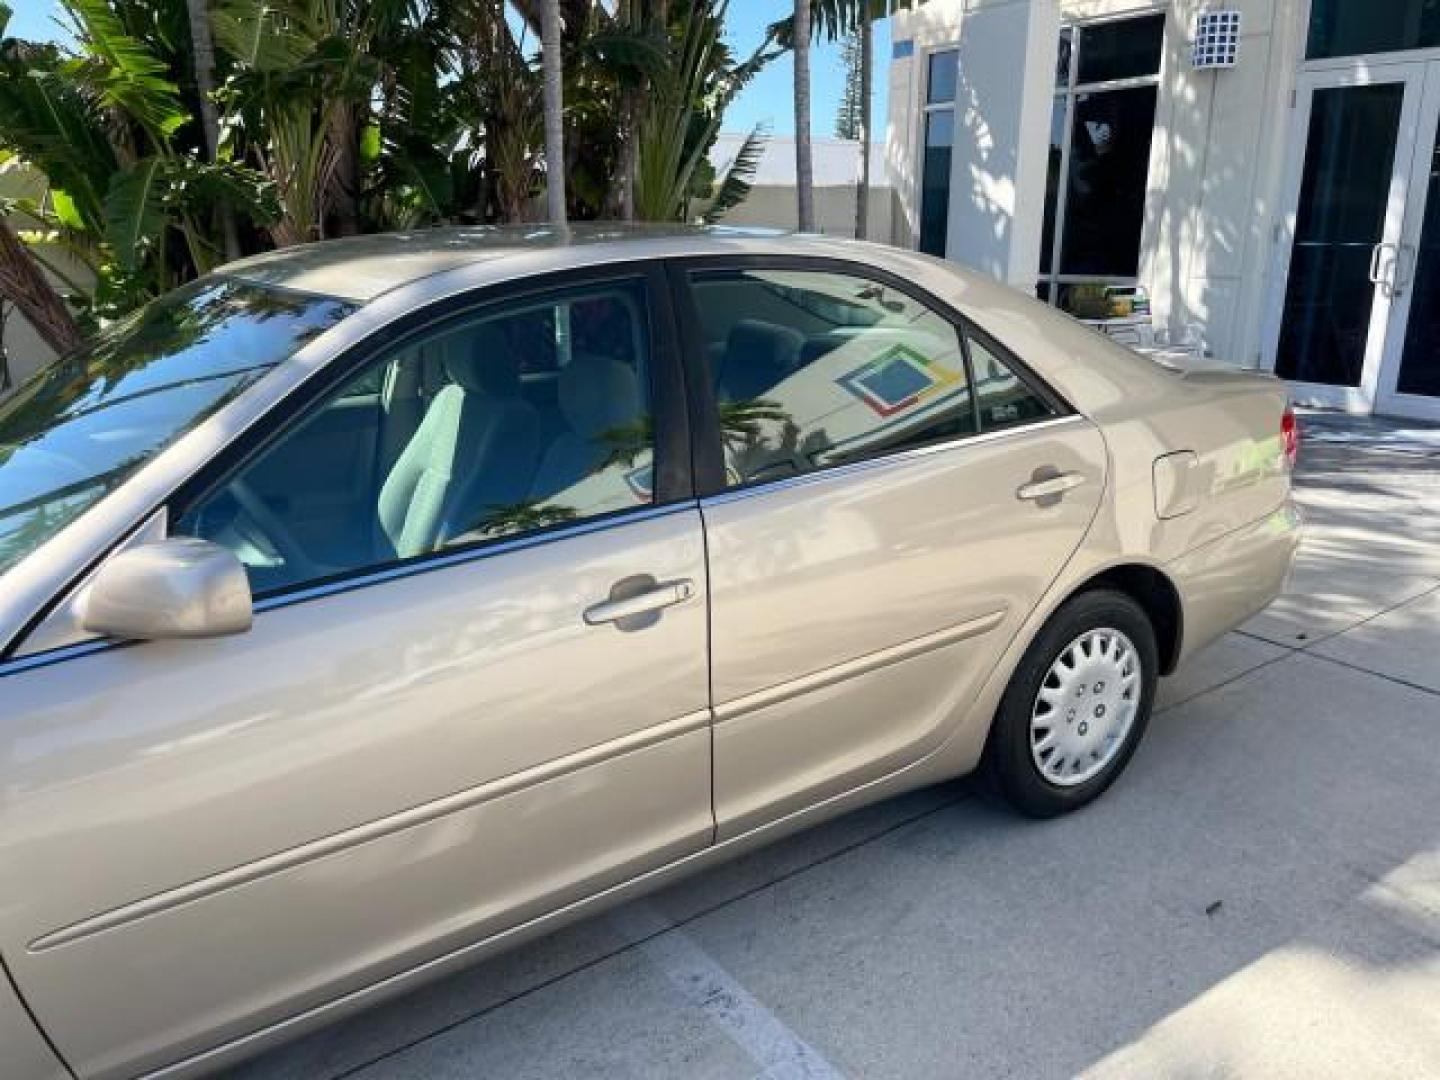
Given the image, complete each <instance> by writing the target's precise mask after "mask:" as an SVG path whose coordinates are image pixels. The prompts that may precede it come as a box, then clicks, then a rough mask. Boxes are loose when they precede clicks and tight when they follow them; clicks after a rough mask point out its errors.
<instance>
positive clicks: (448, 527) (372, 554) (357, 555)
mask: <svg viewBox="0 0 1440 1080" xmlns="http://www.w3.org/2000/svg"><path fill="white" fill-rule="evenodd" d="M640 304H641V301H640V299H639V297H638V295H637V294H636V293H635V292H634V291H632V290H630V289H627V288H625V287H623V286H617V287H615V288H613V289H608V288H607V289H606V290H604V291H599V292H597V291H593V290H592V291H589V292H587V293H585V294H583V295H577V296H573V297H571V296H567V297H564V298H562V299H558V300H557V299H555V298H550V299H547V300H545V301H543V302H537V303H535V304H533V305H530V306H523V307H518V308H507V310H506V311H505V313H504V314H503V315H498V316H492V317H489V318H483V319H478V320H475V321H471V322H463V323H461V324H460V325H459V326H456V327H454V328H452V329H449V330H445V331H442V332H441V333H439V334H437V335H434V336H431V337H428V338H426V339H424V340H422V341H419V342H417V343H415V344H413V345H410V346H408V347H404V348H402V349H401V350H400V351H398V352H396V353H394V354H393V355H391V356H389V357H387V358H385V359H383V360H382V361H380V362H378V363H377V364H376V365H374V366H372V367H371V368H369V369H367V370H365V371H363V372H362V373H360V374H359V375H358V376H357V377H355V378H353V379H352V380H350V381H349V382H348V383H347V384H345V385H344V386H342V387H341V389H340V390H339V392H338V393H335V394H333V395H332V396H331V398H330V399H329V400H328V401H327V402H326V403H325V404H324V405H323V406H321V407H320V408H319V409H317V410H316V411H314V412H313V413H312V414H311V415H310V417H309V418H308V419H306V420H304V421H302V422H301V423H300V424H299V425H298V426H297V427H296V428H294V429H293V430H292V431H291V432H290V433H289V434H287V435H286V436H284V437H283V438H282V439H281V440H280V441H279V442H277V443H276V444H274V445H273V446H271V447H270V448H269V449H268V450H267V451H265V452H264V453H263V454H262V455H261V456H260V457H259V458H257V459H256V460H255V461H254V462H253V463H251V464H250V465H248V466H247V467H245V468H244V469H243V470H241V472H240V473H239V474H237V475H235V476H233V477H231V478H230V480H229V481H228V482H227V483H226V484H225V485H224V486H223V487H222V488H221V489H220V490H219V491H218V492H217V493H216V494H215V495H213V496H211V497H210V498H208V499H205V500H203V501H202V503H201V504H200V505H199V506H198V507H196V508H195V509H194V510H192V511H191V512H190V513H189V514H187V515H186V518H185V519H184V520H183V521H182V523H181V526H180V529H181V531H182V532H185V533H187V534H188V535H195V536H202V537H205V538H208V539H212V540H215V541H216V542H219V543H222V544H224V545H225V546H227V547H229V548H230V549H231V550H233V551H235V552H236V554H237V555H239V556H240V559H241V561H242V562H243V563H244V564H245V566H246V567H247V569H248V570H249V572H250V574H251V578H252V584H253V586H254V587H255V589H256V590H257V592H264V591H273V590H274V589H277V588H280V587H284V586H287V585H290V584H294V583H296V582H298V581H301V580H312V579H315V578H321V577H326V576H331V575H333V574H336V573H341V572H344V571H347V570H352V569H355V568H359V567H365V566H371V565H377V564H383V563H387V562H392V561H395V560H398V559H406V558H410V557H413V556H416V555H421V554H425V553H427V552H431V551H434V550H437V549H439V548H442V547H445V546H447V545H449V544H453V543H456V542H466V541H471V540H483V539H486V538H494V537H498V536H503V535H505V534H506V533H508V532H511V531H514V529H515V528H518V527H521V526H523V527H525V528H534V527H535V526H536V524H537V522H538V523H540V524H544V523H550V522H558V521H563V520H567V519H568V518H571V517H575V516H586V515H587V514H588V513H590V512H594V511H593V510H592V508H590V507H587V506H583V505H579V506H577V505H570V501H571V500H570V498H569V496H570V495H571V494H572V492H573V489H574V488H575V485H577V484H578V483H579V482H581V481H583V480H584V479H585V478H586V477H588V476H591V475H592V474H594V473H595V472H596V471H597V470H598V469H600V468H601V467H602V466H604V465H605V464H606V463H607V462H609V461H610V460H611V459H612V458H613V457H614V456H615V455H616V453H617V452H623V453H624V455H625V458H626V460H627V461H630V460H634V459H636V458H639V457H641V456H646V455H648V453H649V446H648V438H649V436H648V434H647V432H648V425H647V423H646V419H645V418H646V413H647V411H648V410H647V408H646V401H647V379H648V370H647V365H646V363H645V341H644V337H643V328H644V327H645V325H646V324H645V321H644V319H643V316H642V309H641V306H640ZM647 460H648V457H647ZM626 490H627V492H628V495H629V499H630V501H631V502H632V503H634V502H643V501H646V498H647V496H648V492H647V491H645V490H644V489H643V488H641V487H638V486H636V485H630V486H629V487H628V488H627V489H626Z"/></svg>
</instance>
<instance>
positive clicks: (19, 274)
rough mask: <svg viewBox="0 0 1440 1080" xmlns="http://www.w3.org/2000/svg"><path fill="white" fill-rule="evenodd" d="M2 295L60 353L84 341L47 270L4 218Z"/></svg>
mask: <svg viewBox="0 0 1440 1080" xmlns="http://www.w3.org/2000/svg"><path fill="white" fill-rule="evenodd" d="M0 296H3V297H5V298H6V299H8V300H10V301H11V302H12V303H14V305H15V309H16V310H17V311H19V312H20V314H21V315H23V316H24V317H25V320H26V321H27V322H29V324H30V325H31V326H33V327H34V328H35V332H36V333H37V334H39V335H40V339H41V340H42V341H44V342H45V344H46V345H49V346H50V348H52V349H54V350H55V351H56V352H57V353H65V352H69V351H70V350H71V349H73V348H74V347H75V346H77V345H79V344H80V341H81V335H80V328H79V327H78V326H76V324H75V317H74V316H73V315H71V314H70V309H69V308H68V307H66V306H65V301H64V300H63V299H62V298H61V296H60V294H59V293H58V292H56V291H55V288H54V287H53V286H52V285H51V284H50V282H49V281H47V280H46V278H45V272H44V271H43V270H42V269H41V268H40V264H39V263H38V262H36V261H35V259H34V257H33V256H31V254H30V252H29V251H28V250H26V247H25V245H24V244H22V243H21V242H20V239H19V237H17V236H16V235H15V234H14V232H12V231H11V229H10V223H9V222H8V221H6V220H5V219H4V218H3V217H0Z"/></svg>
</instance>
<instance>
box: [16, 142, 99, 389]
mask: <svg viewBox="0 0 1440 1080" xmlns="http://www.w3.org/2000/svg"><path fill="white" fill-rule="evenodd" d="M44 193H45V179H44V177H42V176H40V175H38V174H37V173H34V172H32V171H30V170H28V169H7V170H5V171H4V172H0V196H4V197H5V198H10V199H18V198H28V199H39V198H41V197H42V196H43V195H44ZM37 224H38V223H37V222H36V221H35V220H34V219H32V218H30V217H29V216H28V215H26V214H23V213H16V214H14V215H12V216H11V218H10V226H11V228H13V229H16V230H17V231H19V230H24V229H33V228H35V227H36V226H37ZM51 253H52V254H55V252H54V251H53V249H51ZM69 270H70V272H72V273H76V274H83V272H84V271H83V268H81V267H79V266H75V265H73V264H72V265H71V266H70V267H69ZM9 313H10V317H9V319H8V320H7V321H6V323H5V342H4V343H5V353H6V356H7V357H8V358H9V365H10V376H11V379H12V380H13V381H14V385H18V384H19V383H20V382H22V381H23V380H24V379H25V378H26V377H28V376H29V375H30V374H31V372H33V371H34V370H35V369H36V368H38V367H39V366H40V365H41V364H43V363H45V362H46V361H48V360H50V359H51V358H52V357H53V356H54V355H55V354H54V353H53V352H52V351H51V349H50V347H49V346H47V345H46V344H45V343H44V342H43V341H41V340H40V336H39V335H38V334H36V333H35V330H34V328H33V327H31V325H30V324H29V323H28V322H27V321H26V320H25V318H24V317H23V316H22V315H21V314H20V313H19V312H18V311H16V310H15V309H14V308H13V307H10V308H9ZM12 389H13V386H12ZM8 393H9V391H7V390H0V397H3V396H5V395H6V394H8Z"/></svg>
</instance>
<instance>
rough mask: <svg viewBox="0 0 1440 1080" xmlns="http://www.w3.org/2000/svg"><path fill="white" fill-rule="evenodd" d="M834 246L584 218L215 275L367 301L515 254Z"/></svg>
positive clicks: (347, 244) (361, 242)
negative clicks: (611, 247)
mask: <svg viewBox="0 0 1440 1080" xmlns="http://www.w3.org/2000/svg"><path fill="white" fill-rule="evenodd" d="M833 244H834V241H833V240H831V239H830V238H825V237H819V236H814V237H808V236H804V235H801V234H795V233H786V232H783V231H780V230H775V229H750V228H746V229H741V228H732V227H726V226H700V225H693V226H692V225H649V224H645V225H641V224H626V223H623V222H603V223H600V222H587V223H581V224H574V225H569V226H565V227H563V228H556V227H554V226H551V225H547V224H536V225H500V226H492V225H485V226H474V227H469V228H437V229H418V230H413V231H410V232H391V233H378V234H375V235H370V236H353V237H347V238H345V239H341V240H325V241H321V242H319V243H312V244H300V245H297V246H295V247H288V248H281V249H279V250H278V251H269V252H266V253H264V254H263V255H255V256H252V257H251V258H248V259H241V260H239V261H238V262H233V263H230V264H228V265H226V266H224V267H221V268H220V271H219V272H220V273H222V274H225V275H227V276H230V277H236V278H240V279H242V280H245V281H252V282H255V283H257V284H262V285H271V286H277V287H281V288H288V289H296V290H299V291H302V292H309V293H317V294H321V295H325V296H333V297H336V298H338V299H343V300H351V301H355V302H358V303H368V302H369V301H371V300H373V299H375V298H376V297H378V296H380V295H382V294H383V293H387V292H390V291H392V290H393V289H397V288H400V287H401V286H404V285H409V284H412V283H413V282H416V281H419V280H421V279H422V278H427V277H431V276H432V275H435V274H440V273H444V272H446V271H449V270H456V269H459V268H461V267H464V266H473V265H476V264H479V263H487V262H496V261H498V260H502V259H508V258H513V257H516V256H521V255H527V256H548V257H549V258H550V259H553V262H554V267H553V268H554V269H563V268H565V267H566V266H567V265H570V261H569V259H567V253H569V254H570V255H572V256H573V255H576V254H578V252H577V249H581V248H585V249H592V248H595V247H597V246H602V245H614V246H616V247H617V249H620V250H617V252H616V254H617V256H621V255H623V257H625V258H644V257H647V256H650V255H653V256H655V257H659V256H662V255H669V256H673V255H706V254H715V253H718V252H721V251H728V252H732V253H734V252H737V251H743V252H746V253H751V254H765V253H774V252H777V251H781V252H795V253H799V252H802V251H805V250H809V249H810V248H819V247H822V246H824V247H827V248H828V249H829V250H830V251H831V253H833V246H832V245H833ZM647 249H648V250H647ZM593 254H594V252H587V255H591V256H593ZM547 261H548V260H547ZM584 261H589V259H588V258H587V259H585V260H584Z"/></svg>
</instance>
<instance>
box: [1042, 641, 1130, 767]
mask: <svg viewBox="0 0 1440 1080" xmlns="http://www.w3.org/2000/svg"><path fill="white" fill-rule="evenodd" d="M1142 683H1143V679H1142V676H1141V671H1140V655H1139V653H1137V652H1136V651H1135V645H1134V643H1133V642H1132V641H1131V640H1130V639H1129V638H1128V637H1126V636H1125V635H1124V634H1122V633H1121V632H1120V631H1119V630H1110V629H1100V630H1087V631H1086V632H1085V633H1083V634H1081V635H1080V636H1079V637H1078V638H1076V639H1075V640H1074V641H1072V642H1071V643H1070V644H1069V645H1068V646H1066V648H1065V649H1064V651H1062V652H1061V653H1060V655H1059V656H1058V657H1056V659H1055V663H1054V664H1052V665H1051V667H1050V670H1049V672H1048V673H1047V674H1046V675H1045V679H1044V681H1043V682H1042V683H1041V684H1040V692H1039V693H1038V694H1036V695H1035V705H1034V707H1033V708H1032V709H1031V711H1030V756H1031V757H1032V758H1033V759H1034V761H1035V767H1036V768H1037V769H1039V770H1040V775H1041V776H1043V777H1044V778H1045V779H1046V780H1048V781H1049V782H1050V783H1052V784H1055V785H1057V786H1059V787H1073V786H1074V785H1076V784H1083V783H1084V782H1085V781H1086V780H1089V779H1090V778H1091V777H1093V776H1095V775H1096V774H1097V773H1098V772H1100V770H1101V769H1103V768H1105V766H1106V765H1108V764H1110V762H1111V760H1112V759H1113V758H1114V757H1115V755H1116V754H1117V753H1119V752H1120V748H1121V747H1122V746H1124V745H1125V737H1126V736H1127V735H1129V734H1130V728H1131V726H1132V725H1133V724H1134V723H1135V714H1136V712H1138V711H1139V708H1140V692H1141V689H1142Z"/></svg>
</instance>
